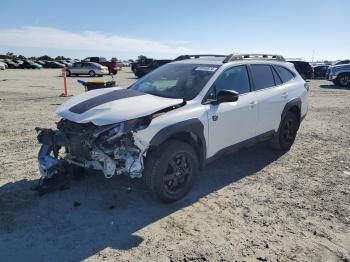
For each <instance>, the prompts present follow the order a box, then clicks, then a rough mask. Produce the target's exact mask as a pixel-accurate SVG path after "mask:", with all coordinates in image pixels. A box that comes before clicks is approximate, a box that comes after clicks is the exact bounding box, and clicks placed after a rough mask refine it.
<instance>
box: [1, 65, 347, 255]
mask: <svg viewBox="0 0 350 262" xmlns="http://www.w3.org/2000/svg"><path fill="white" fill-rule="evenodd" d="M59 74H60V71H59V70H6V71H0V112H1V114H0V122H1V125H0V260H1V261H80V260H88V261H99V260H106V261H350V131H349V130H350V114H349V112H350V89H341V88H338V87H335V86H333V85H332V84H331V83H329V82H327V81H322V80H314V81H311V91H310V109H309V113H308V115H307V117H306V119H305V120H304V122H303V123H302V125H301V128H300V130H299V133H298V136H297V139H296V141H295V144H294V146H293V147H292V149H291V150H290V151H289V152H287V153H284V154H283V153H280V152H277V151H273V150H271V149H269V147H267V146H266V145H265V144H260V145H258V146H255V147H252V148H249V149H245V150H242V151H240V152H238V153H236V154H233V155H229V156H226V157H224V158H222V159H220V160H218V161H216V162H214V163H212V164H210V165H209V166H207V167H206V168H205V170H204V172H202V173H201V176H200V179H199V181H198V182H197V185H196V186H195V188H194V189H193V191H192V192H191V193H190V195H189V196H188V197H186V198H185V199H183V200H181V201H179V202H177V203H174V204H171V205H164V204H159V203H156V202H154V201H153V200H152V199H151V198H150V197H149V196H148V194H147V192H146V191H145V188H144V186H143V184H142V181H141V180H131V181H130V180H128V179H126V178H123V177H115V178H113V179H110V180H107V179H105V178H103V177H102V176H101V175H98V174H91V175H90V176H88V177H87V178H86V179H84V180H82V181H74V182H72V184H71V186H70V188H69V189H67V190H64V191H59V192H55V193H52V194H48V195H45V196H43V197H38V196H37V195H36V194H35V192H34V191H33V190H32V188H33V187H34V186H35V185H36V183H37V179H38V177H39V174H38V170H37V160H36V155H37V152H38V149H39V145H38V144H37V142H36V134H35V131H34V128H35V127H37V126H40V127H54V122H55V121H57V120H58V118H57V117H56V116H55V114H54V110H55V108H56V107H57V106H58V105H59V104H61V103H62V102H63V101H65V100H66V99H67V98H63V97H59V95H60V94H61V93H62V83H63V80H62V78H61V77H59ZM104 78H106V79H108V77H104ZM77 79H88V78H80V77H79V78H70V79H69V91H70V93H72V94H74V95H75V94H79V93H82V92H84V90H83V88H82V87H81V86H79V85H78V84H77V83H76V80H77ZM116 80H117V83H119V85H120V86H126V85H128V84H129V83H132V82H133V81H134V77H133V74H132V73H131V72H129V71H128V70H127V69H124V70H123V71H122V72H120V73H118V75H117V77H116ZM129 187H130V188H131V190H129V189H130V188H129Z"/></svg>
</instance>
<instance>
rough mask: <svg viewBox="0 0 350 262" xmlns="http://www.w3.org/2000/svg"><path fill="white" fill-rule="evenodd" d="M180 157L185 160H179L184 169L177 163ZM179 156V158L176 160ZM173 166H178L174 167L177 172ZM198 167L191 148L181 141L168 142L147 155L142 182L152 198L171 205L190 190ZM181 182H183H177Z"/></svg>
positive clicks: (194, 153) (196, 158)
mask: <svg viewBox="0 0 350 262" xmlns="http://www.w3.org/2000/svg"><path fill="white" fill-rule="evenodd" d="M182 155H183V156H185V159H186V160H185V161H182V160H180V161H182V162H183V163H184V164H185V165H184V167H182V164H181V166H180V164H178V163H177V161H178V160H179V159H182V157H181V156H182ZM179 156H180V158H177V157H179ZM174 160H175V161H174ZM170 163H171V164H170ZM174 164H176V165H178V166H176V167H177V168H178V171H175V170H174V169H173V168H172V166H173V165H174ZM186 166H187V167H186ZM198 167H199V164H198V156H197V154H196V151H195V150H194V149H193V147H192V146H190V145H189V144H187V143H184V142H182V141H177V140H169V141H167V142H165V143H164V144H162V145H161V146H160V147H159V148H158V149H156V150H154V151H152V152H151V154H150V155H149V158H148V159H147V160H146V165H145V170H144V181H145V184H146V187H147V189H148V190H149V192H150V194H151V195H152V197H153V198H155V199H157V200H160V201H161V202H165V203H171V202H174V201H177V200H179V199H181V198H183V197H184V196H185V195H186V194H187V193H188V192H189V191H190V190H191V188H192V186H193V184H194V181H195V180H196V177H197V174H198ZM186 170H191V172H189V171H186ZM182 171H183V172H182ZM169 173H170V174H169ZM178 173H183V174H185V173H186V175H183V174H180V175H179V174H178ZM189 173H191V174H189ZM175 174H176V175H175ZM172 177H173V180H172V179H171V178H172ZM181 180H183V181H184V182H183V183H182V182H179V181H181ZM174 185H175V186H174ZM172 186H173V187H174V188H172ZM177 187H178V188H179V189H178V190H176V188H177ZM172 190H174V191H172Z"/></svg>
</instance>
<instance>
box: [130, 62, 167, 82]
mask: <svg viewBox="0 0 350 262" xmlns="http://www.w3.org/2000/svg"><path fill="white" fill-rule="evenodd" d="M171 61H172V60H169V59H163V60H153V61H152V62H151V63H150V64H149V65H145V66H138V67H136V69H135V71H134V74H135V75H136V76H137V77H139V78H140V77H143V76H144V75H147V74H148V73H149V72H151V71H153V70H154V69H156V68H158V67H160V66H162V65H165V64H167V63H170V62H171Z"/></svg>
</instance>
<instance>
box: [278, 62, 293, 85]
mask: <svg viewBox="0 0 350 262" xmlns="http://www.w3.org/2000/svg"><path fill="white" fill-rule="evenodd" d="M275 69H276V71H277V73H278V74H279V76H280V77H281V79H282V82H283V83H285V82H288V81H289V80H291V79H293V78H294V75H293V74H292V72H290V71H289V70H288V69H286V68H284V67H282V66H275Z"/></svg>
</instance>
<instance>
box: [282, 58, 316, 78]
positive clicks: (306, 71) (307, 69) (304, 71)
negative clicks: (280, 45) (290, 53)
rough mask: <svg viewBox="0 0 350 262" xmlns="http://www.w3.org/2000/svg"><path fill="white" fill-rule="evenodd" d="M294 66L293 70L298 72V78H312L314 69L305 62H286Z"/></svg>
mask: <svg viewBox="0 0 350 262" xmlns="http://www.w3.org/2000/svg"><path fill="white" fill-rule="evenodd" d="M288 62H290V63H293V64H294V67H295V69H296V70H297V71H298V73H299V74H300V76H301V77H302V78H304V79H313V78H314V69H313V68H312V66H311V65H310V64H309V63H308V62H305V61H288Z"/></svg>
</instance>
